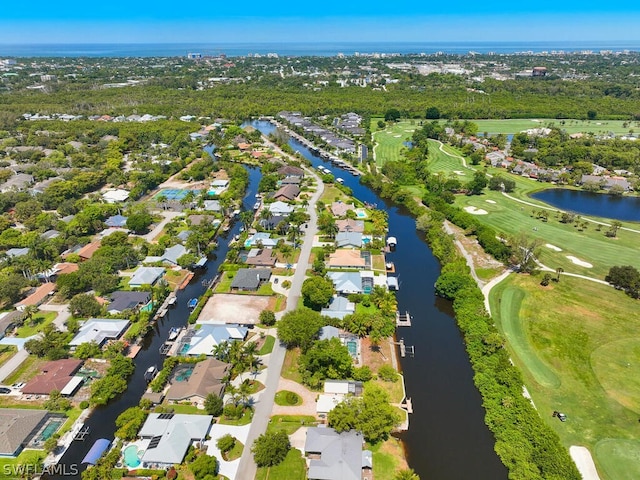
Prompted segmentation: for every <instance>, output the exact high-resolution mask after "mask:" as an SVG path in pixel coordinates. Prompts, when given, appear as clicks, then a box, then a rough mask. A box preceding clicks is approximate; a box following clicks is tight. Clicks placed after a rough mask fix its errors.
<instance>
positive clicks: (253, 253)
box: [245, 248, 277, 267]
mask: <svg viewBox="0 0 640 480" xmlns="http://www.w3.org/2000/svg"><path fill="white" fill-rule="evenodd" d="M276 260H277V259H276V257H274V256H273V249H271V248H262V249H258V248H252V249H251V250H249V253H248V254H247V259H246V260H245V263H246V264H247V265H251V266H252V267H275V266H276Z"/></svg>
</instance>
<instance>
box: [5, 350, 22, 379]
mask: <svg viewBox="0 0 640 480" xmlns="http://www.w3.org/2000/svg"><path fill="white" fill-rule="evenodd" d="M28 356H29V352H27V351H26V350H25V349H22V350H18V352H17V353H16V354H15V355H14V356H13V357H11V358H10V359H9V360H7V361H6V362H5V363H4V365H2V367H0V382H3V381H4V379H5V378H7V377H8V376H9V375H11V373H12V372H13V371H14V370H15V369H16V368H18V367H19V366H20V364H22V362H24V361H25V360H26V359H27V357H28Z"/></svg>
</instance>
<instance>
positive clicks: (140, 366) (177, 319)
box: [57, 167, 261, 479]
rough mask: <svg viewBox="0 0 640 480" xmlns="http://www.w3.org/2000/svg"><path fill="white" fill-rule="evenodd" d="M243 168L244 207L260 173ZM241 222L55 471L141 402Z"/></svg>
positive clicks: (109, 435) (180, 295) (225, 235)
mask: <svg viewBox="0 0 640 480" xmlns="http://www.w3.org/2000/svg"><path fill="white" fill-rule="evenodd" d="M245 168H247V170H248V171H249V185H248V187H247V191H246V193H245V197H244V199H243V209H244V210H252V208H253V204H254V203H255V194H256V193H257V191H258V183H259V182H260V176H261V174H260V170H259V169H258V168H250V167H245ZM240 226H241V224H240V222H236V223H235V224H234V225H233V227H232V228H231V229H230V230H229V231H228V232H222V231H221V232H220V233H221V234H220V235H219V236H218V237H217V238H216V240H217V242H218V246H217V248H216V249H215V250H214V252H213V253H212V254H211V255H210V256H209V260H208V262H207V264H206V267H205V269H202V270H196V274H195V276H194V277H193V279H192V280H191V282H190V283H189V285H187V287H186V288H185V289H184V290H179V291H178V292H177V301H176V304H175V307H173V308H170V309H169V311H168V313H167V315H166V316H165V317H164V318H162V319H160V320H159V321H158V322H157V323H156V325H155V327H154V328H153V330H152V331H151V332H149V334H147V336H146V337H145V338H144V342H143V348H142V350H140V353H138V355H137V356H136V358H135V359H134V362H135V365H136V369H135V372H134V374H133V375H132V376H131V378H130V379H129V386H128V388H127V390H126V391H125V392H124V393H123V394H122V395H120V396H119V397H117V398H116V399H114V400H112V401H111V402H110V403H109V404H108V405H106V406H104V407H100V408H97V409H96V410H95V411H94V412H93V413H92V414H91V416H90V417H89V418H88V419H87V421H86V422H85V425H86V426H88V427H89V428H90V431H91V433H90V435H89V436H88V437H87V438H86V439H85V440H84V441H83V442H81V441H75V442H73V443H72V444H71V446H70V447H69V449H68V450H67V451H66V452H65V454H64V456H63V457H62V459H61V460H60V462H59V463H60V464H62V465H64V467H60V470H57V471H59V472H63V471H64V472H68V473H69V472H74V471H75V469H76V468H78V469H79V470H84V468H85V467H86V465H82V466H80V462H81V461H82V459H83V458H84V456H85V455H86V454H87V452H88V451H89V449H90V448H91V446H92V445H93V443H94V442H95V441H96V440H97V439H99V438H106V439H109V440H113V438H114V433H115V430H116V427H115V419H116V418H117V417H118V415H120V414H121V413H122V412H123V411H124V410H126V409H127V408H129V407H134V406H136V405H138V403H139V402H140V398H142V395H143V393H144V392H145V390H146V388H147V382H146V381H145V379H144V373H145V371H146V370H147V368H149V367H151V366H153V365H156V366H157V367H158V369H160V368H162V362H163V361H164V358H165V356H164V355H161V354H160V346H161V345H162V344H163V343H164V342H165V341H166V340H167V338H168V337H169V330H170V329H171V327H181V326H184V325H186V324H187V319H188V317H189V313H190V312H189V308H188V307H187V302H188V301H189V299H190V298H194V297H200V296H201V295H202V294H203V293H204V292H205V291H206V288H207V287H206V286H205V283H208V282H209V281H210V280H211V279H212V278H213V277H215V276H216V274H217V273H218V267H219V266H220V264H221V263H222V262H223V261H224V259H225V257H226V255H227V252H228V250H229V239H231V238H233V236H234V235H236V234H237V233H238V232H239V229H240ZM76 466H77V467H76ZM63 468H64V469H63ZM79 477H80V475H79V474H78V475H76V476H73V475H65V476H64V477H62V476H60V477H57V478H60V479H62V478H64V479H70V478H79Z"/></svg>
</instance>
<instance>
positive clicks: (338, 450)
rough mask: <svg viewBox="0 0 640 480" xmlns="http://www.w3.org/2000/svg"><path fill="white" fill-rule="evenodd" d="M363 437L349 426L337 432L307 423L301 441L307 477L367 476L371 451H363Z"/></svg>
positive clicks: (344, 479)
mask: <svg viewBox="0 0 640 480" xmlns="http://www.w3.org/2000/svg"><path fill="white" fill-rule="evenodd" d="M363 445H364V438H363V436H362V434H361V433H360V432H357V431H355V430H350V431H348V432H342V433H337V432H336V431H335V430H334V429H333V428H327V427H309V428H308V429H307V438H306V440H305V443H304V453H305V456H306V457H307V460H308V465H309V469H308V471H307V478H308V479H309V480H327V479H331V480H362V479H363V478H371V474H372V469H373V460H372V459H373V455H372V453H371V452H370V451H368V450H366V451H364V452H363V450H362V446H363Z"/></svg>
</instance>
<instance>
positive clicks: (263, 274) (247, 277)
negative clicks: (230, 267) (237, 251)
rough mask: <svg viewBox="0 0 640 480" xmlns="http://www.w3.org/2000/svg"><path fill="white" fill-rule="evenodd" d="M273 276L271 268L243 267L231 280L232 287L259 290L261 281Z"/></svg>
mask: <svg viewBox="0 0 640 480" xmlns="http://www.w3.org/2000/svg"><path fill="white" fill-rule="evenodd" d="M269 278H271V270H269V269H267V268H241V269H240V270H238V271H237V272H236V275H235V277H233V282H231V288H240V289H243V290H257V288H258V287H259V286H260V283H261V282H265V281H267V280H269Z"/></svg>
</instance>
